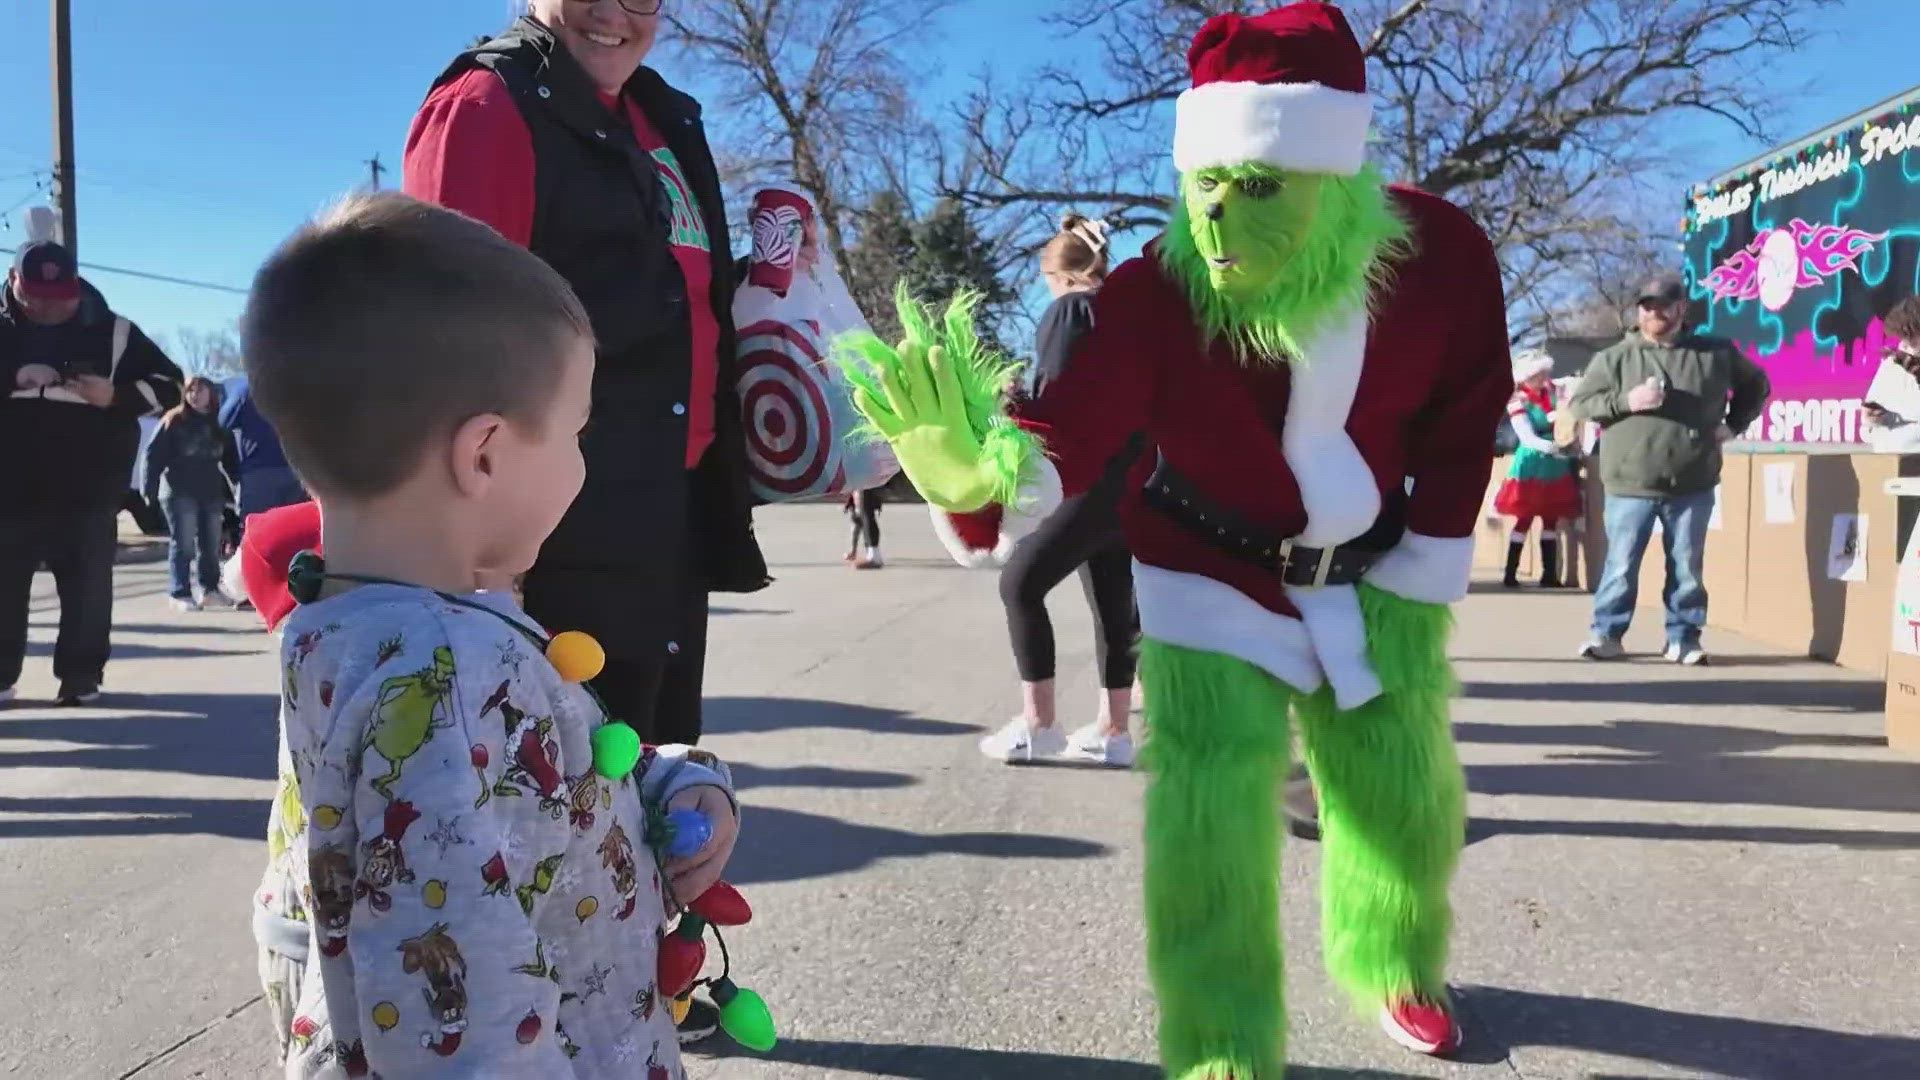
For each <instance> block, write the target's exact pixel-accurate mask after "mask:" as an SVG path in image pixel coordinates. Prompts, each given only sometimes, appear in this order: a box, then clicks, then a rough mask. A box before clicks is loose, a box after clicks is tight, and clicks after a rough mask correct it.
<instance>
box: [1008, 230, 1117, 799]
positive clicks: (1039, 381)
mask: <svg viewBox="0 0 1920 1080" xmlns="http://www.w3.org/2000/svg"><path fill="white" fill-rule="evenodd" d="M1040 272H1041V274H1042V275H1043V276H1044V277H1045V278H1046V281H1047V286H1048V288H1049V289H1051V290H1052V292H1053V296H1054V300H1053V303H1052V304H1051V305H1050V306H1049V307H1048V308H1047V310H1046V313H1045V314H1043V315H1042V316H1041V317H1040V326H1039V329H1038V331H1037V332H1036V335H1035V337H1036V340H1035V352H1036V354H1037V355H1036V356H1035V359H1034V363H1033V365H1032V367H1030V368H1029V369H1028V370H1027V378H1026V383H1025V386H1024V394H1023V396H1024V397H1025V398H1027V399H1028V400H1032V401H1037V400H1039V399H1040V398H1041V397H1043V396H1044V395H1045V394H1046V392H1047V387H1048V386H1049V385H1051V384H1052V383H1054V382H1056V381H1057V380H1058V379H1059V377H1060V375H1061V373H1062V372H1064V371H1065V370H1066V366H1067V364H1068V363H1069V362H1072V363H1082V364H1097V363H1099V362H1100V358H1099V357H1097V356H1075V355H1074V353H1075V350H1076V348H1077V346H1078V344H1079V342H1080V340H1081V339H1082V338H1083V337H1084V336H1085V335H1086V333H1087V331H1088V330H1090V329H1092V327H1093V296H1094V293H1095V291H1096V290H1098V289H1099V288H1100V285H1101V283H1102V282H1104V281H1105V280H1106V276H1107V234H1106V226H1105V223H1103V222H1098V221H1093V220H1090V219H1088V218H1086V217H1083V216H1081V215H1079V214H1068V215H1067V216H1066V218H1065V219H1063V220H1062V221H1061V223H1060V231H1059V232H1058V233H1056V234H1055V235H1054V237H1053V239H1051V240H1049V241H1047V244H1046V246H1045V247H1044V248H1042V249H1041V251H1040ZM1138 456H1139V440H1138V439H1136V440H1135V441H1134V442H1133V443H1132V444H1131V445H1129V446H1128V448H1127V449H1126V450H1124V451H1122V452H1121V453H1120V454H1119V455H1118V456H1116V457H1115V458H1114V459H1113V461H1111V462H1110V463H1108V465H1107V469H1106V472H1105V474H1104V475H1103V476H1102V477H1101V479H1100V481H1099V482H1098V483H1097V484H1095V485H1094V486H1093V488H1092V489H1090V490H1089V491H1087V492H1086V493H1085V494H1083V495H1079V496H1075V497H1072V498H1069V499H1067V500H1066V501H1065V502H1063V503H1061V505H1060V507H1059V509H1057V510H1055V511H1054V512H1053V513H1052V514H1051V515H1049V516H1048V517H1047V518H1046V520H1044V521H1042V522H1041V523H1040V524H1039V526H1038V527H1037V528H1035V530H1034V531H1033V533H1032V534H1031V535H1029V536H1027V537H1026V539H1024V540H1022V541H1021V542H1019V543H1018V544H1016V545H1014V547H1013V548H1012V550H1011V552H1010V553H1009V554H1008V556H1007V560H1006V566H1005V568H1004V569H1003V570H1002V571H1001V573H1000V598H1001V600H1002V601H1004V602H1005V604H1006V606H1007V630H1008V634H1009V636H1010V637H1011V639H1012V642H1013V655H1014V663H1015V666H1016V667H1017V668H1018V670H1019V673H1020V687H1021V697H1022V708H1021V712H1020V715H1018V716H1016V717H1014V718H1013V719H1012V720H1010V721H1008V722H1007V724H1006V725H1005V726H1004V727H1002V728H1001V729H1000V730H999V731H996V732H994V733H993V734H991V735H989V736H987V737H986V738H984V739H982V740H981V741H980V749H981V752H983V753H985V754H986V755H987V756H988V757H991V758H995V759H997V760H1000V761H1006V762H1009V763H1012V762H1025V761H1032V760H1035V759H1039V758H1048V757H1062V756H1064V757H1069V758H1073V759H1077V760H1082V761H1091V762H1095V763H1098V764H1103V765H1109V766H1113V767H1115V768H1127V767H1129V766H1131V765H1132V764H1133V756H1134V747H1133V738H1132V736H1131V735H1130V734H1129V733H1128V730H1127V716H1128V713H1129V712H1130V711H1131V700H1132V695H1133V682H1134V667H1135V662H1136V656H1135V644H1136V638H1137V637H1138V634H1139V615H1138V613H1137V612H1136V611H1135V608H1134V600H1133V560H1132V556H1130V555H1129V554H1128V553H1127V547H1126V542H1125V541H1124V539H1123V538H1122V537H1121V533H1120V496H1121V492H1122V490H1123V489H1124V488H1125V485H1126V476H1127V471H1128V469H1129V468H1130V467H1131V466H1132V464H1133V462H1134V460H1135V459H1136V458H1137V457H1138ZM1075 570H1078V571H1079V572H1080V581H1081V584H1082V586H1084V588H1085V590H1086V593H1087V601H1088V603H1089V604H1090V605H1091V606H1092V608H1093V618H1094V627H1095V634H1096V637H1095V651H1096V653H1097V656H1098V660H1099V664H1098V666H1099V673H1100V685H1101V688H1102V691H1103V693H1102V696H1101V704H1100V711H1099V715H1098V716H1097V717H1096V718H1095V720H1094V721H1093V722H1092V723H1090V724H1087V725H1086V726H1084V727H1081V728H1079V729H1078V730H1076V731H1074V732H1073V733H1072V734H1071V735H1067V734H1062V733H1061V731H1060V730H1059V727H1058V726H1057V725H1056V723H1055V719H1056V718H1055V713H1054V641H1053V624H1052V622H1051V621H1050V620H1049V619H1048V618H1047V608H1046V598H1047V594H1048V593H1049V592H1052V591H1053V588H1054V586H1056V585H1058V584H1060V583H1061V582H1062V581H1065V580H1066V578H1067V575H1068V574H1071V573H1073V572H1074V571H1075Z"/></svg>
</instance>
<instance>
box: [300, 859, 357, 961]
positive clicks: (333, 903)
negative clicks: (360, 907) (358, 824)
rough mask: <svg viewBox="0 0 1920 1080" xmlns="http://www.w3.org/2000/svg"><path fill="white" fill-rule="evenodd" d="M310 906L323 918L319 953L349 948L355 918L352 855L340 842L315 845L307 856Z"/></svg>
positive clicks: (330, 954) (327, 953) (336, 952)
mask: <svg viewBox="0 0 1920 1080" xmlns="http://www.w3.org/2000/svg"><path fill="white" fill-rule="evenodd" d="M307 879H308V881H309V883H310V884H309V886H308V888H309V890H310V892H309V895H308V896H307V908H308V909H309V910H311V911H312V912H313V913H314V914H315V915H317V916H319V918H320V955H322V956H339V955H340V954H341V953H343V952H346V951H347V926H348V924H350V923H351V922H352V921H353V891H354V874H353V857H352V856H351V855H348V854H347V853H346V852H345V851H343V850H342V849H341V848H340V847H339V845H337V844H328V845H327V846H325V847H321V848H315V849H313V852H312V853H311V854H310V855H309V856H308V857H307Z"/></svg>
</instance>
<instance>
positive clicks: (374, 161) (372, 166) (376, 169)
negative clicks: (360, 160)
mask: <svg viewBox="0 0 1920 1080" xmlns="http://www.w3.org/2000/svg"><path fill="white" fill-rule="evenodd" d="M366 165H367V172H368V173H369V174H370V175H371V176H372V177H373V190H374V191H379V190H380V174H381V173H383V172H386V171H387V167H386V166H385V165H382V164H380V155H379V154H378V153H375V154H374V155H373V156H372V157H370V158H368V159H367V162H366Z"/></svg>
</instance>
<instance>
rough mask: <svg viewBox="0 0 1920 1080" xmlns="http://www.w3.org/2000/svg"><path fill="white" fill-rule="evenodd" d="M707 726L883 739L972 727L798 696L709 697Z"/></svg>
mask: <svg viewBox="0 0 1920 1080" xmlns="http://www.w3.org/2000/svg"><path fill="white" fill-rule="evenodd" d="M702 726H703V728H704V730H705V731H706V733H707V734H710V735H720V734H747V733H754V734H759V733H763V732H768V731H784V730H788V729H793V728H840V729H844V730H847V731H871V732H874V733H875V734H879V735H964V734H968V733H970V732H975V731H979V730H980V729H979V728H978V727H975V726H974V725H972V724H957V723H954V722H953V721H951V720H924V719H921V718H920V717H917V716H912V715H909V714H907V713H903V712H901V711H900V710H898V709H881V708H876V707H874V706H872V705H849V704H847V703H846V702H843V701H814V700H810V699H799V698H762V697H751V698H736V697H717V698H708V699H707V701H706V705H705V707H704V723H703V725H702Z"/></svg>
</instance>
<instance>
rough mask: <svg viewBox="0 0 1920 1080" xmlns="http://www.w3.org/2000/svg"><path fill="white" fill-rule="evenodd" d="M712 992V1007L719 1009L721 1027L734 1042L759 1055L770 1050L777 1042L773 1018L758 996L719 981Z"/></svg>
mask: <svg viewBox="0 0 1920 1080" xmlns="http://www.w3.org/2000/svg"><path fill="white" fill-rule="evenodd" d="M711 989H712V992H713V1003H714V1004H715V1005H718V1006H720V1027H721V1028H722V1029H724V1030H725V1031H726V1033H727V1035H728V1036H730V1037H731V1038H732V1039H733V1041H734V1042H737V1043H739V1044H740V1045H741V1046H744V1047H746V1048H747V1049H749V1050H755V1051H758V1052H760V1053H762V1054H764V1053H766V1052H767V1051H769V1050H771V1049H773V1044H774V1043H775V1042H776V1041H778V1039H777V1037H776V1036H775V1035H774V1033H773V1014H772V1013H770V1012H768V1011H767V1003H766V1002H765V1001H763V1000H761V998H760V995H759V994H756V993H754V992H753V991H751V990H743V989H741V988H740V987H738V986H735V985H734V983H733V980H732V979H719V980H717V981H716V982H714V984H713V986H712V987H711Z"/></svg>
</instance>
